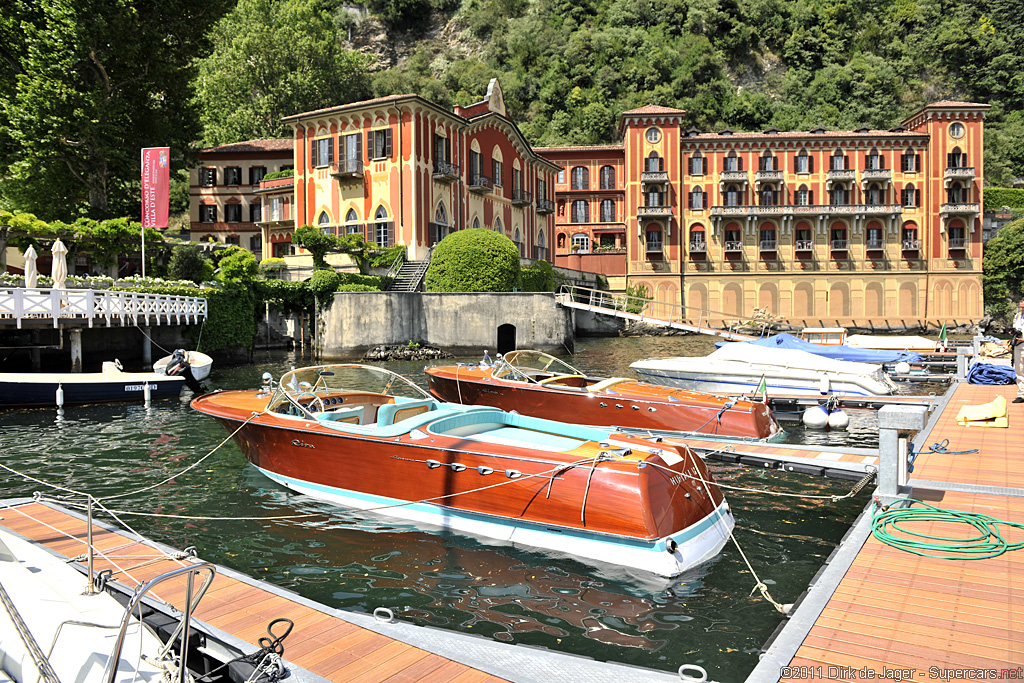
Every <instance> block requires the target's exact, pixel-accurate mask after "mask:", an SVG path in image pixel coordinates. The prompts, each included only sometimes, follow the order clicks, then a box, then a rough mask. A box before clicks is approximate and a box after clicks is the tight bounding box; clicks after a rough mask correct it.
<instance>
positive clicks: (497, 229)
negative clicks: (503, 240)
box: [494, 216, 501, 233]
mask: <svg viewBox="0 0 1024 683" xmlns="http://www.w3.org/2000/svg"><path fill="white" fill-rule="evenodd" d="M494 232H497V233H501V219H500V218H498V217H497V216H495V218H494Z"/></svg>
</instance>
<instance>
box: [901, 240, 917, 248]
mask: <svg viewBox="0 0 1024 683" xmlns="http://www.w3.org/2000/svg"><path fill="white" fill-rule="evenodd" d="M901 246H902V248H903V251H920V250H921V240H911V239H908V240H903V242H902V244H901Z"/></svg>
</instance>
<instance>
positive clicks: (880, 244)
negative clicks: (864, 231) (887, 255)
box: [864, 239, 885, 251]
mask: <svg viewBox="0 0 1024 683" xmlns="http://www.w3.org/2000/svg"><path fill="white" fill-rule="evenodd" d="M864 246H865V247H866V248H867V249H868V250H869V251H879V250H881V249H885V240H879V239H869V240H868V241H867V242H865V243H864Z"/></svg>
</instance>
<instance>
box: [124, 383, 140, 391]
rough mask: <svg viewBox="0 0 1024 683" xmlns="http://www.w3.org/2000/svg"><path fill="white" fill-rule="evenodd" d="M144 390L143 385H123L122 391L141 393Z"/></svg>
mask: <svg viewBox="0 0 1024 683" xmlns="http://www.w3.org/2000/svg"><path fill="white" fill-rule="evenodd" d="M144 389H145V387H144V386H143V385H141V384H125V385H124V390H125V391H143V390H144Z"/></svg>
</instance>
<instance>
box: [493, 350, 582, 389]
mask: <svg viewBox="0 0 1024 683" xmlns="http://www.w3.org/2000/svg"><path fill="white" fill-rule="evenodd" d="M564 375H573V376H577V375H578V376H583V373H582V372H580V371H579V370H577V369H576V368H574V367H573V366H571V365H569V364H568V363H566V362H564V361H561V360H559V359H557V358H555V357H554V356H551V355H548V354H546V353H543V352H541V351H509V352H508V353H506V354H505V356H504V357H503V358H501V359H499V360H498V361H497V362H496V363H495V364H494V371H493V372H491V376H492V377H494V378H495V379H506V380H514V381H517V382H539V381H541V380H543V379H546V378H549V377H555V376H564Z"/></svg>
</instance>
